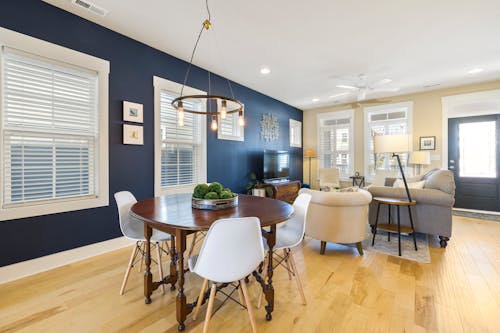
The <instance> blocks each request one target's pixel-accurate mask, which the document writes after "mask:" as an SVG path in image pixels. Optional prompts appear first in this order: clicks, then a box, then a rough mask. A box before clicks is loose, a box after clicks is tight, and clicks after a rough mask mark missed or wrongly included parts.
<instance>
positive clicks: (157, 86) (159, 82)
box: [153, 76, 207, 196]
mask: <svg viewBox="0 0 500 333" xmlns="http://www.w3.org/2000/svg"><path fill="white" fill-rule="evenodd" d="M153 86H154V91H155V96H154V98H155V100H154V108H155V109H154V112H155V117H154V119H155V125H154V128H155V131H154V137H155V170H154V173H155V177H154V178H155V184H154V188H155V196H161V195H166V194H174V193H190V192H192V191H193V189H194V187H195V186H196V184H190V185H182V186H174V187H170V188H167V189H165V188H163V187H162V186H161V110H160V94H161V92H162V91H169V92H172V93H174V94H177V95H179V92H180V91H181V88H182V84H179V83H177V82H173V81H169V80H166V79H164V78H161V77H158V76H153ZM183 93H184V95H205V94H206V92H205V91H201V90H198V89H195V88H191V87H188V86H185V87H184V92H183ZM203 109H204V110H205V109H206V104H203ZM195 116H196V117H202V124H201V129H200V131H201V166H200V168H201V170H198V171H199V175H200V176H199V179H200V183H206V182H207V139H206V138H207V116H205V115H195Z"/></svg>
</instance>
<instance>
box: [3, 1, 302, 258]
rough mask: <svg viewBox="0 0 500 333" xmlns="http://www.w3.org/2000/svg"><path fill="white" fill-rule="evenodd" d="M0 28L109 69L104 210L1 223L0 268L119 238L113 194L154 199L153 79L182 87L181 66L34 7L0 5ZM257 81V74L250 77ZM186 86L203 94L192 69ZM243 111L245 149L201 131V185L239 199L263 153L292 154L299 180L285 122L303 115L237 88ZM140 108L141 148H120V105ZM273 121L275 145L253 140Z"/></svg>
mask: <svg viewBox="0 0 500 333" xmlns="http://www.w3.org/2000/svg"><path fill="white" fill-rule="evenodd" d="M0 26H1V27H3V28H7V29H11V30H14V31H17V32H20V33H23V34H26V35H30V36H32V37H36V38H39V39H42V40H46V41H48V42H51V43H55V44H58V45H61V46H65V47H68V48H71V49H74V50H77V51H80V52H84V53H87V54H90V55H93V56H96V57H99V58H102V59H106V60H108V61H110V64H111V66H110V76H109V79H110V81H109V167H110V172H109V191H110V200H109V202H110V205H109V207H102V208H96V209H87V210H81V211H76V212H68V213H61V214H53V215H46V216H38V217H32V218H25V219H17V220H12V221H1V222H0V235H2V241H1V242H0V266H4V265H8V264H12V263H15V262H19V261H23V260H27V259H32V258H36V257H40V256H44V255H47V254H51V253H55V252H59V251H63V250H67V249H71V248H75V247H79V246H84V245H88V244H92V243H95V242H99V241H104V240H107V239H111V238H115V237H119V236H121V233H120V229H119V226H118V213H117V210H116V204H115V202H114V198H113V193H115V192H117V191H120V190H130V191H132V192H133V193H134V194H135V196H136V197H137V198H138V199H143V198H147V197H151V196H153V195H154V185H153V182H154V174H153V171H154V142H153V119H154V116H153V105H154V103H153V98H154V91H153V76H154V75H156V76H159V77H163V78H165V79H168V80H172V81H176V82H181V83H182V81H183V79H184V74H185V71H186V68H187V63H186V62H184V61H182V60H180V59H177V58H175V57H172V56H170V55H168V54H165V53H162V52H160V51H158V50H155V49H153V48H151V47H149V46H146V45H144V44H142V43H140V42H137V41H135V40H132V39H130V38H128V37H125V36H123V35H120V34H118V33H116V32H113V31H111V30H108V29H106V28H103V27H101V26H99V25H96V24H94V23H92V22H89V21H86V20H84V19H82V18H80V17H78V16H75V15H73V14H70V13H68V12H65V11H63V10H60V9H58V8H56V7H53V6H51V5H49V4H46V3H45V2H43V1H40V0H6V1H1V2H0ZM256 75H258V73H256ZM212 79H213V81H212V88H213V90H214V92H216V93H217V92H219V93H223V94H226V95H227V94H228V93H227V83H226V81H225V80H224V79H223V78H221V77H219V76H215V75H212ZM188 85H189V86H192V87H195V88H198V89H201V90H205V91H206V90H207V89H208V87H207V86H208V80H207V72H206V71H205V70H203V69H200V68H197V67H194V68H193V69H192V70H191V74H190V77H189V80H188ZM233 89H234V94H235V97H236V98H238V99H240V100H241V101H242V102H243V103H244V104H245V116H246V119H247V126H246V128H245V141H244V142H237V141H225V140H218V139H217V138H216V134H215V133H213V132H212V131H210V130H208V131H207V132H208V134H207V142H208V149H207V153H208V174H207V176H208V181H214V180H218V181H220V182H222V183H223V184H224V185H225V186H228V187H231V188H232V189H233V190H235V191H238V192H243V191H244V190H245V187H246V183H247V181H248V179H247V175H248V173H249V172H252V171H253V172H255V173H257V175H259V176H262V170H261V169H262V165H261V163H262V152H263V150H264V149H280V150H289V151H290V152H291V153H292V156H293V158H292V163H291V178H293V179H299V180H302V149H299V148H291V147H289V121H288V120H289V119H290V118H292V119H296V120H299V121H302V111H301V110H299V109H296V108H294V107H291V106H289V105H287V104H284V103H282V102H280V101H277V100H275V99H273V98H270V97H268V96H265V95H263V94H261V93H258V92H256V91H254V90H251V89H249V88H246V87H244V86H241V85H238V84H234V85H233ZM123 100H127V101H132V102H137V103H142V104H143V105H144V146H125V145H122V144H121V142H122V124H123V122H122V119H121V118H122V101H123ZM264 113H272V114H274V115H276V116H277V117H278V119H279V123H280V139H279V141H278V142H275V143H272V144H271V143H264V141H262V139H261V138H260V119H261V118H262V114H264Z"/></svg>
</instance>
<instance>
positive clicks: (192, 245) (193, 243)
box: [188, 232, 198, 258]
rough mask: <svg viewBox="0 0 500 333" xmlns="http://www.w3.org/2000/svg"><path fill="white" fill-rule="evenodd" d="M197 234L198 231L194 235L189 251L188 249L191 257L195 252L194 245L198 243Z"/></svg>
mask: <svg viewBox="0 0 500 333" xmlns="http://www.w3.org/2000/svg"><path fill="white" fill-rule="evenodd" d="M197 235H198V233H197V232H195V233H194V235H193V240H192V241H191V246H190V247H189V251H188V258H191V255H192V254H193V250H194V246H195V244H196V236H197Z"/></svg>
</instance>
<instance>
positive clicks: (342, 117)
mask: <svg viewBox="0 0 500 333" xmlns="http://www.w3.org/2000/svg"><path fill="white" fill-rule="evenodd" d="M353 119H354V110H352V109H351V110H345V111H338V112H330V113H321V114H318V129H319V130H318V136H319V137H318V144H319V147H318V158H319V163H318V166H319V168H339V171H340V177H342V178H348V177H349V176H351V175H352V174H353V169H354V142H353V141H354V140H353Z"/></svg>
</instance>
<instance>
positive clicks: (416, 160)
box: [408, 150, 431, 175]
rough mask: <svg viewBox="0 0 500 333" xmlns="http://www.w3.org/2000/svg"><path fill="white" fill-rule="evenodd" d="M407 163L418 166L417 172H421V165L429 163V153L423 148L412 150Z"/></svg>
mask: <svg viewBox="0 0 500 333" xmlns="http://www.w3.org/2000/svg"><path fill="white" fill-rule="evenodd" d="M408 163H409V164H415V165H417V166H418V174H419V175H421V174H422V166H423V165H429V164H431V153H430V152H428V151H425V150H419V151H414V152H411V153H410V160H409V161H408Z"/></svg>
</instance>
